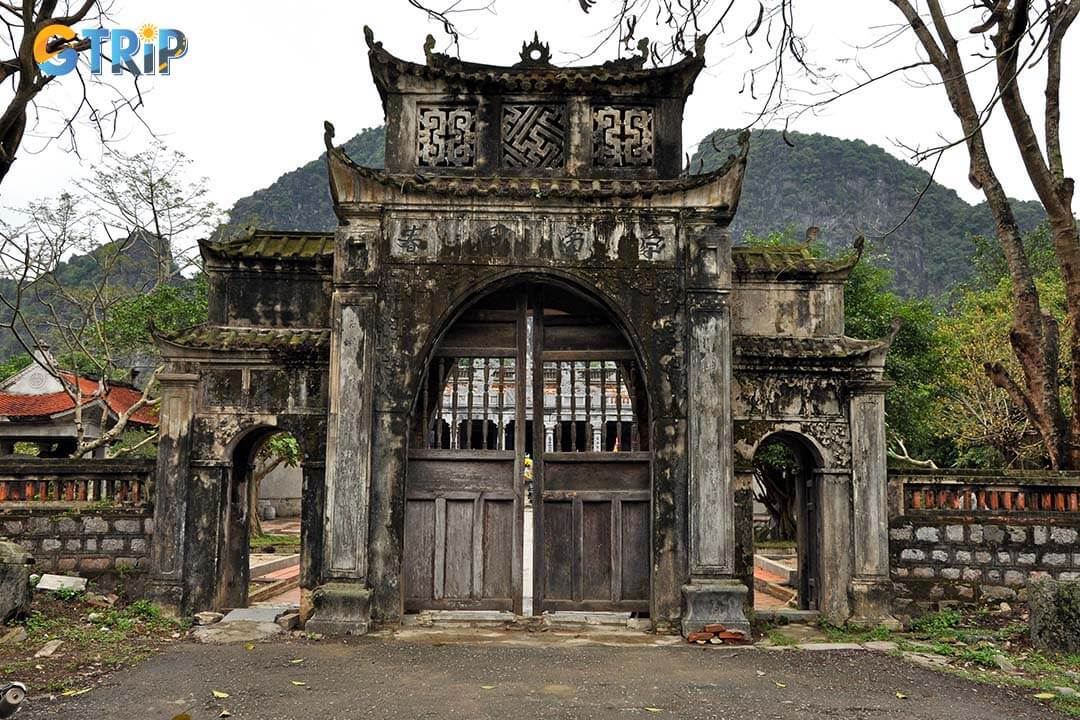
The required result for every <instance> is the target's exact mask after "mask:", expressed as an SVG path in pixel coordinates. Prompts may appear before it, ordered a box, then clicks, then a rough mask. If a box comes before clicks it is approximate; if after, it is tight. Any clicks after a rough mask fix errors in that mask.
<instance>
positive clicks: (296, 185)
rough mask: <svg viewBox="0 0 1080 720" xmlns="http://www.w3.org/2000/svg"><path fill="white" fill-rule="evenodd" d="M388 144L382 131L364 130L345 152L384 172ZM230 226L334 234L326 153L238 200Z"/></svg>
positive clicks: (377, 129) (230, 217) (346, 147)
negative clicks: (325, 231) (384, 153)
mask: <svg viewBox="0 0 1080 720" xmlns="http://www.w3.org/2000/svg"><path fill="white" fill-rule="evenodd" d="M385 141H386V129H385V128H383V127H377V128H370V129H368V130H361V131H360V133H359V134H358V135H356V136H355V137H353V139H352V140H349V141H348V142H347V143H345V151H346V152H347V153H349V157H351V158H352V159H353V160H355V161H356V162H358V163H360V164H361V165H366V166H368V167H377V168H381V167H382V166H383V151H384V149H385ZM229 223H230V224H231V225H232V226H234V227H242V226H245V225H255V226H258V227H261V228H266V229H268V230H312V231H320V230H333V229H334V226H335V225H337V220H336V219H335V217H334V210H333V206H332V204H331V201H330V188H329V185H328V181H327V177H326V153H325V152H324V153H323V154H322V155H320V156H319V157H318V159H316V160H312V161H311V162H309V163H308V164H307V165H304V166H303V167H300V168H297V169H296V170H292V171H290V172H287V173H285V174H284V175H282V176H281V177H280V178H278V179H277V180H276V181H274V183H273V184H272V185H270V187H268V188H264V189H263V190H257V191H255V192H254V193H252V194H251V195H248V196H247V197H244V198H240V199H239V200H237V201H236V204H235V205H233V208H232V210H230V211H229Z"/></svg>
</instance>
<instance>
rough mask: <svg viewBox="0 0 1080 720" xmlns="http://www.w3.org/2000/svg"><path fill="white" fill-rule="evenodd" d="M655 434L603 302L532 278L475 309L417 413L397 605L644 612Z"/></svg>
mask: <svg viewBox="0 0 1080 720" xmlns="http://www.w3.org/2000/svg"><path fill="white" fill-rule="evenodd" d="M649 434H650V433H649V416H648V403H647V401H646V400H645V393H644V390H643V387H642V384H641V375H640V372H639V368H638V366H637V363H636V357H635V353H634V352H633V350H632V348H631V347H630V345H629V343H627V341H626V339H625V337H624V336H623V335H622V333H621V332H620V331H619V329H618V328H617V327H616V326H615V325H614V324H613V323H612V322H611V321H610V319H609V318H608V317H607V316H606V315H605V314H604V313H603V311H602V310H601V309H600V308H599V307H598V306H597V305H595V304H594V303H591V302H589V301H587V300H585V299H584V298H581V297H580V296H578V295H576V294H574V293H572V292H570V291H566V290H561V289H557V288H555V287H553V286H540V285H524V286H518V287H515V288H513V289H510V290H506V291H503V292H498V293H494V294H491V295H489V296H487V297H485V298H484V299H483V300H481V301H480V302H478V303H477V304H476V305H474V306H473V307H472V308H471V309H469V310H468V311H466V312H465V313H464V314H463V315H462V316H461V318H460V319H459V320H458V321H457V322H456V323H455V324H454V325H453V326H452V327H451V328H450V330H449V331H448V332H447V333H446V334H445V335H444V337H443V338H442V340H441V342H440V344H439V346H438V347H437V349H436V351H435V353H434V355H433V357H432V359H431V361H430V363H429V365H428V368H427V370H426V372H425V374H424V376H423V380H422V382H421V391H420V393H419V396H418V398H417V403H416V409H415V411H414V414H413V422H412V430H411V434H410V450H409V456H408V457H409V459H408V470H407V477H406V498H405V535H404V566H403V586H404V587H403V589H404V604H405V610H406V612H417V611H420V610H426V609H474V610H508V611H513V612H515V613H518V614H520V613H521V612H522V611H523V608H524V607H526V605H527V603H526V598H529V599H531V609H532V612H534V613H536V614H539V613H541V612H545V611H560V610H592V611H632V612H637V613H646V612H648V609H649V591H650V566H651V563H650V528H651V501H650V496H651V474H652V469H651V460H652V453H651V451H650V448H649ZM529 525H531V531H530V530H528V528H527V526H529ZM527 532H528V534H529V536H530V538H531V541H532V542H531V543H526V542H525V540H526V533H527ZM527 547H531V552H528V555H526V553H527V550H526V548H527ZM526 566H531V573H530V575H531V583H529V582H526V578H525V567H526ZM530 584H531V593H530V592H529V589H530V588H529V585H530Z"/></svg>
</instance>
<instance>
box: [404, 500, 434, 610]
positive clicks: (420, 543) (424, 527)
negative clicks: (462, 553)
mask: <svg viewBox="0 0 1080 720" xmlns="http://www.w3.org/2000/svg"><path fill="white" fill-rule="evenodd" d="M405 539H406V542H405V567H404V572H403V575H404V581H405V593H406V598H407V599H406V604H409V602H410V600H413V601H415V600H418V599H420V598H432V597H434V583H435V500H433V499H432V500H409V501H408V502H406V503H405Z"/></svg>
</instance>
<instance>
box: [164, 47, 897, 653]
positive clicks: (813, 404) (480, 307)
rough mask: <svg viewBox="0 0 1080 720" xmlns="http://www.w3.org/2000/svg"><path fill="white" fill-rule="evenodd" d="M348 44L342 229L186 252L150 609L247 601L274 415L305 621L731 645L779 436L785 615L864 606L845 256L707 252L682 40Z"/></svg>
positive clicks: (879, 502) (720, 223)
mask: <svg viewBox="0 0 1080 720" xmlns="http://www.w3.org/2000/svg"><path fill="white" fill-rule="evenodd" d="M365 32H366V36H367V42H368V45H369V48H370V51H369V55H370V61H371V70H372V75H373V77H374V79H375V83H376V85H377V87H378V90H379V92H380V95H381V97H382V102H383V106H384V110H385V114H386V121H387V140H386V167H385V169H374V168H367V167H362V166H360V165H357V164H356V163H354V162H353V161H352V160H351V159H350V158H349V157H348V156H347V155H346V154H345V152H344V151H343V150H342V149H341V148H340V147H337V146H335V144H334V130H333V127H332V126H330V125H329V124H327V127H326V131H325V134H326V145H327V164H328V174H329V191H330V193H331V195H332V197H333V202H334V209H335V212H336V214H337V217H338V220H339V225H338V228H337V230H336V231H335V232H333V233H328V234H324V233H316V232H312V233H295V232H291V233H282V232H273V231H260V230H250V231H247V232H245V233H242V234H240V235H238V236H236V237H234V238H231V239H229V240H227V241H224V242H206V243H204V244H203V247H202V252H203V256H204V259H205V267H206V273H207V275H208V277H209V278H210V319H209V322H208V323H207V324H205V325H202V326H198V327H194V328H191V329H188V330H185V331H183V332H181V333H178V334H175V335H172V336H168V337H160V338H158V342H159V345H160V346H161V348H162V349H163V351H164V353H165V355H166V357H167V362H168V370H167V372H166V374H164V375H163V376H162V387H163V402H162V406H161V442H160V446H159V458H158V470H157V480H156V493H157V495H156V504H155V522H156V531H155V533H154V549H153V555H152V583H153V587H154V590H155V593H156V594H157V596H158V597H159V598H160V599H162V600H164V601H166V602H168V603H169V604H171V605H172V606H174V607H176V608H178V609H180V610H182V611H185V612H191V611H198V610H204V609H208V608H231V607H238V606H243V605H244V604H246V601H247V585H248V583H247V547H248V544H247V533H248V518H247V503H246V499H247V495H248V493H247V483H248V482H250V474H251V471H250V467H251V458H252V456H253V454H254V453H255V452H257V450H258V448H259V446H260V444H261V443H262V442H263V440H265V438H266V437H268V436H269V435H270V434H273V433H275V432H282V431H285V432H290V433H292V434H293V435H294V436H295V437H296V439H297V440H298V441H299V443H300V446H301V450H302V456H303V458H302V470H303V479H304V492H303V507H302V516H303V524H302V525H303V529H302V544H303V549H302V561H301V584H302V587H303V589H304V606H303V612H302V617H303V619H304V620H305V622H306V626H307V628H308V629H310V630H312V631H316V632H326V633H362V632H365V631H367V630H368V629H370V628H372V627H374V626H378V625H386V624H394V623H397V622H399V621H400V620H401V619H402V617H403V616H404V615H405V614H407V613H416V612H423V611H434V610H485V611H505V612H509V613H517V614H521V613H530V612H531V613H533V614H541V613H559V612H563V611H590V612H604V611H609V612H625V613H632V614H635V615H636V616H638V617H642V618H649V619H650V620H651V621H652V623H653V624H654V626H655V627H656V628H657V629H659V630H667V629H678V630H680V631H682V632H684V633H689V632H692V631H695V630H700V629H701V627H702V626H703V625H704V624H706V623H711V622H719V623H723V624H725V625H727V626H728V627H731V628H741V629H747V628H748V622H747V615H746V612H747V610H749V609H750V608H751V606H752V604H753V593H752V592H749V590H750V588H752V586H753V579H752V574H753V537H752V525H753V522H752V514H753V510H752V505H753V492H752V486H753V483H754V475H753V467H752V463H753V459H754V455H755V453H756V452H757V450H758V448H759V447H761V446H762V444H763V443H765V442H770V441H777V440H779V441H782V442H784V443H785V444H786V445H788V446H789V447H791V448H794V449H795V450H796V451H797V452H798V453H799V454H800V457H802V458H804V459H805V462H806V464H807V468H808V471H807V473H806V474H805V477H803V478H802V479H801V480H800V489H799V493H798V497H799V503H800V508H801V509H800V511H799V512H800V515H799V517H800V539H799V552H800V571H801V572H802V573H803V574H804V577H805V578H806V580H807V582H806V583H805V585H806V590H805V591H804V593H803V597H802V598H801V602H802V603H803V605H804V606H806V607H813V608H815V609H818V610H819V611H820V612H821V613H823V614H824V616H825V617H827V618H828V619H829V620H830V621H832V622H836V623H843V622H847V621H849V620H857V621H866V622H876V621H878V620H880V619H881V618H882V617H884V616H886V615H887V613H888V611H889V592H888V589H887V588H888V572H889V568H888V546H887V536H886V528H887V524H888V523H887V515H886V475H885V430H884V392H885V390H886V388H887V384H886V383H885V382H883V379H882V373H883V370H884V358H885V353H886V351H887V349H888V344H889V341H888V340H887V339H886V340H881V341H864V340H854V339H851V338H847V337H845V335H844V320H843V318H844V313H843V281H844V279H845V277H846V274H847V272H848V271H849V270H850V267H851V265H852V263H853V261H854V259H853V258H852V259H851V260H848V261H839V262H833V261H823V260H816V259H813V258H810V257H809V256H808V255H807V254H805V253H800V252H798V251H792V250H788V249H761V248H746V247H732V240H731V236H730V233H729V232H728V229H727V228H728V225H729V224H730V222H731V220H732V218H733V217H734V214H735V212H736V209H737V206H738V202H739V195H740V191H741V187H742V178H743V173H744V170H745V167H746V163H747V145H746V143H745V140H744V143H743V145H742V148H741V152H740V153H738V154H737V155H734V156H732V157H730V158H729V159H728V161H727V162H726V163H725V164H724V165H723V166H722V167H721V168H719V169H718V170H716V171H715V172H710V173H705V174H698V175H687V174H684V172H683V158H684V148H683V142H682V118H683V109H684V105H685V103H686V99H687V97H688V96H689V94H690V93H691V91H692V89H693V86H694V82H695V79H696V77H697V75H698V74H699V73H700V72H701V70H702V68H703V67H704V65H705V59H704V56H703V53H702V49H701V48H699V49H698V51H697V53H696V54H693V55H690V56H687V57H686V58H685V59H683V60H682V61H681V62H678V63H677V64H675V65H672V66H670V67H660V68H646V67H645V61H646V54H645V52H644V51H643V54H642V55H641V56H640V57H632V58H628V59H622V60H615V61H611V62H608V63H605V64H603V65H599V66H594V67H557V66H555V65H553V64H552V62H551V56H550V50H549V48H548V46H547V45H545V44H543V43H541V42H540V41H539V39H538V38H534V39H533V41H532V42H530V43H526V44H524V45H523V48H522V53H521V58H520V61H519V62H517V63H516V64H514V65H513V66H510V67H496V66H489V65H480V64H473V63H468V62H463V61H460V60H457V59H455V58H451V57H448V56H446V55H442V54H439V53H436V52H433V46H434V42H433V41H431V40H430V39H429V42H428V44H427V45H426V46H425V55H426V59H425V61H424V62H422V63H415V62H410V61H406V60H401V59H399V58H397V57H395V56H393V55H391V54H390V53H389V52H388V51H387V50H386V49H384V48H383V46H382V44H381V43H378V42H375V40H374V38H373V35H372V33H371V31H370V30H366V31H365ZM526 509H529V512H526ZM526 534H528V536H529V538H528V539H529V540H530V541H531V542H526ZM530 548H531V552H530V554H529V556H528V557H526V552H527V550H528V549H530ZM525 568H529V569H530V572H529V576H528V577H526V572H525Z"/></svg>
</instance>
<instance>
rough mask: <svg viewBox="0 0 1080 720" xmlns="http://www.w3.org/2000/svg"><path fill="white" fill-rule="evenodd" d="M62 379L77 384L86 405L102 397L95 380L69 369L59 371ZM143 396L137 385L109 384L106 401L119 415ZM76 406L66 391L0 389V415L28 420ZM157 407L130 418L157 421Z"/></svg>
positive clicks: (131, 419) (141, 420) (73, 384)
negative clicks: (39, 391) (27, 392)
mask: <svg viewBox="0 0 1080 720" xmlns="http://www.w3.org/2000/svg"><path fill="white" fill-rule="evenodd" d="M60 375H61V378H62V379H63V382H64V383H65V384H67V385H68V386H69V387H72V388H74V387H76V383H77V384H78V387H79V389H80V391H81V393H82V397H83V401H82V406H83V407H86V406H88V405H92V404H94V403H96V402H98V401H99V400H100V399H101V394H100V393H101V387H100V386H99V384H98V381H97V380H94V379H92V378H88V377H76V376H75V375H73V374H72V373H68V372H62V373H60ZM141 398H142V391H141V390H137V389H136V388H133V387H129V386H125V385H117V384H115V383H110V384H109V391H108V394H107V395H106V403H107V404H108V406H109V410H111V411H112V412H113V413H114V414H116V415H120V414H122V413H124V412H126V411H127V410H128V409H130V408H131V407H132V406H133V405H135V403H137V402H138V401H139V400H140V399H141ZM74 409H75V401H74V400H72V399H71V396H70V395H68V394H67V393H66V392H55V393H45V394H42V395H27V394H22V393H8V392H0V417H6V418H10V419H18V420H29V419H34V418H47V417H51V416H53V415H57V414H60V413H65V412H68V411H71V410H74ZM157 421H158V418H157V409H156V408H152V407H145V406H144V407H142V408H140V409H139V410H136V411H135V413H134V414H133V415H132V416H131V418H130V422H133V423H137V424H139V425H157Z"/></svg>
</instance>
